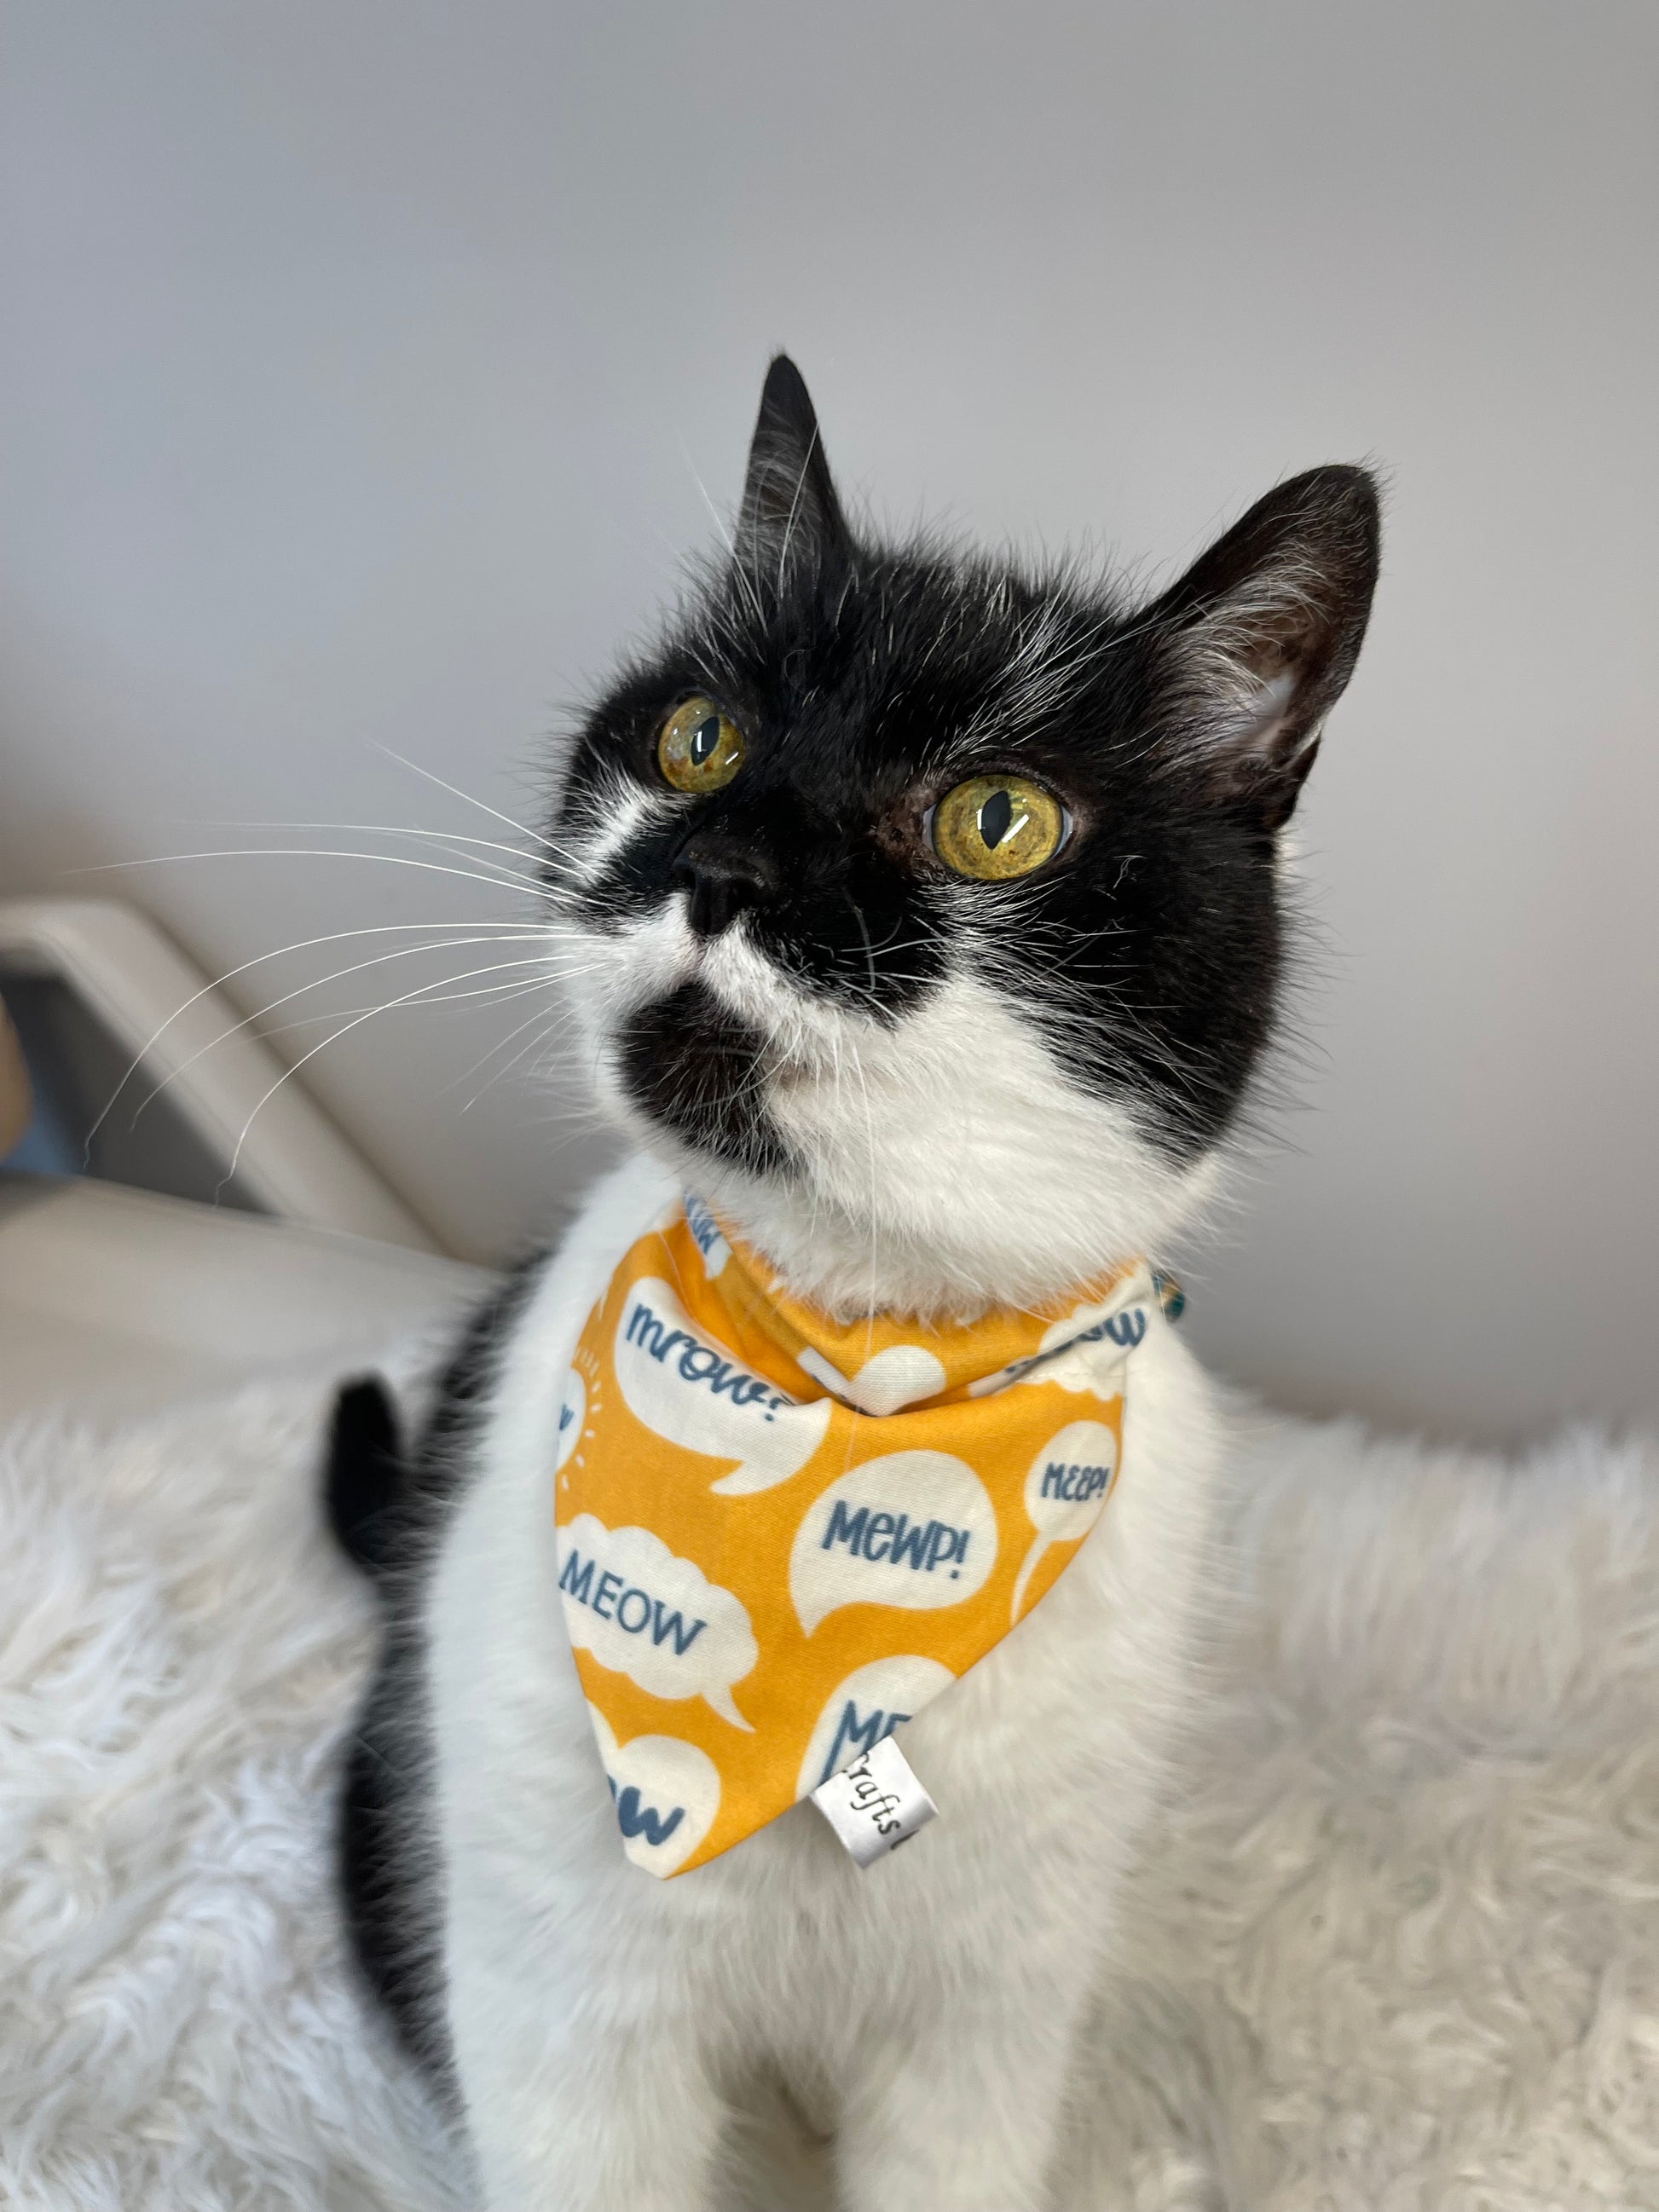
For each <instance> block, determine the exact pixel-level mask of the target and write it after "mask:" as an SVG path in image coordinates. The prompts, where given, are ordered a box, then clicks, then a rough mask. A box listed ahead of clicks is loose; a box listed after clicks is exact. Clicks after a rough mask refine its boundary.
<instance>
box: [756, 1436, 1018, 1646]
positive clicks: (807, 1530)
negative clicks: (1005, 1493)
mask: <svg viewBox="0 0 1659 2212" xmlns="http://www.w3.org/2000/svg"><path fill="white" fill-rule="evenodd" d="M996 1556H997V1516H996V1509H995V1508H994V1506H993V1504H992V1503H991V1499H990V1495H989V1493H988V1492H987V1490H986V1487H985V1485H984V1484H983V1483H982V1482H981V1480H980V1479H979V1477H978V1476H977V1475H976V1474H975V1473H974V1470H973V1468H971V1467H969V1465H968V1463H967V1462H966V1461H965V1460H960V1459H956V1458H953V1457H952V1455H951V1454H950V1453H949V1452H938V1451H903V1452H888V1453H887V1454H886V1455H884V1457H883V1458H881V1459H872V1460H867V1461H866V1462H865V1464H864V1465H863V1466H862V1467H855V1468H853V1469H852V1470H851V1471H850V1473H848V1474H844V1475H842V1478H841V1480H839V1481H838V1482H832V1483H831V1484H830V1486H829V1488H828V1489H827V1490H825V1491H823V1492H820V1494H819V1495H818V1496H817V1498H814V1499H813V1501H812V1503H811V1505H810V1506H809V1507H808V1508H807V1510H806V1511H805V1514H804V1515H803V1516H802V1517H801V1523H800V1526H799V1528H797V1529H796V1531H795V1541H794V1543H793V1545H792V1546H791V1547H790V1553H789V1595H791V1597H792V1598H793V1600H794V1601H795V1611H796V1613H797V1614H798V1615H799V1620H800V1625H801V1626H802V1628H803V1629H804V1630H805V1632H806V1633H807V1635H808V1636H810V1635H811V1633H812V1631H813V1630H814V1629H815V1628H816V1627H817V1625H818V1623H819V1622H820V1621H821V1620H823V1617H824V1615H825V1614H826V1613H834V1612H835V1611H836V1607H839V1606H843V1605H895V1606H902V1607H905V1608H906V1609H907V1610H908V1611H909V1612H913V1613H921V1612H931V1611H932V1610H933V1609H934V1608H935V1607H939V1606H946V1605H960V1604H961V1603H962V1602H963V1600H964V1599H966V1598H970V1597H972V1596H973V1595H974V1594H975V1591H976V1590H978V1589H981V1587H982V1586H983V1583H984V1581H985V1577H987V1575H988V1574H989V1573H990V1571H991V1570H992V1568H993V1567H994V1565H996Z"/></svg>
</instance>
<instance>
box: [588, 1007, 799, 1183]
mask: <svg viewBox="0 0 1659 2212" xmlns="http://www.w3.org/2000/svg"><path fill="white" fill-rule="evenodd" d="M765 1064H766V1062H765V1046H764V1040H763V1038H761V1037H759V1036H757V1035H756V1033H755V1032H754V1030H750V1029H749V1028H747V1027H745V1025H744V1024H743V1023H741V1022H739V1021H738V1020H736V1019H735V1018H733V1017H732V1015H731V1014H730V1013H728V1012H726V1009H725V1008H724V1007H723V1006H720V1003H719V1001H718V1000H715V999H714V998H713V997H711V996H710V994H709V993H708V991H707V990H705V989H704V988H703V987H702V985H701V984H700V983H686V984H683V985H682V986H681V987H680V988H679V989H678V991H673V992H671V993H670V994H669V995H668V996H667V997H666V998H662V999H653V1000H652V1001H651V1002H650V1003H649V1004H648V1005H647V1006H642V1007H641V1008H640V1009H639V1010H638V1011H637V1012H635V1013H634V1014H632V1015H630V1016H629V1018H628V1020H627V1021H626V1022H625V1023H624V1024H623V1029H622V1032H621V1035H620V1036H619V1037H618V1038H617V1073H618V1076H619V1078H620V1079H621V1081H622V1084H623V1088H624V1090H625V1091H627V1092H628V1095H629V1097H630V1098H631V1099H632V1100H633V1102H634V1103H635V1105H636V1106H637V1107H638V1108H639V1109H640V1110H641V1113H644V1114H647V1115H650V1117H651V1119H652V1120H653V1121H655V1122H656V1123H657V1125H658V1126H659V1127H660V1128H663V1129H666V1130H667V1131H669V1132H670V1133H671V1134H672V1135H674V1136H676V1137H678V1138H679V1139H680V1140H681V1141H682V1142H683V1143H684V1144H687V1145H690V1146H694V1147H696V1149H697V1150H698V1151H700V1152H711V1153H713V1154H714V1156H715V1157H716V1158H720V1159H724V1160H729V1161H731V1162H732V1164H733V1165H735V1166H738V1167H745V1168H748V1169H749V1170H751V1172H753V1173H755V1174H757V1175H766V1174H773V1175H775V1174H778V1173H780V1172H781V1171H782V1170H783V1168H784V1166H785V1164H786V1163H785V1156H784V1152H783V1148H782V1146H781V1144H780V1142H779V1140H778V1136H777V1133H776V1131H775V1129H774V1127H773V1126H772V1123H771V1121H770V1120H769V1117H768V1115H767V1113H766V1108H765V1102H764V1097H763V1080H764V1075H765Z"/></svg>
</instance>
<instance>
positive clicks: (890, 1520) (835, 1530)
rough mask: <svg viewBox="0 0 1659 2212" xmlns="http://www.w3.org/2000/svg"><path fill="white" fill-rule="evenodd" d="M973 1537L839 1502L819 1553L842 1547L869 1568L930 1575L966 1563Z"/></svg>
mask: <svg viewBox="0 0 1659 2212" xmlns="http://www.w3.org/2000/svg"><path fill="white" fill-rule="evenodd" d="M972 1534H973V1531H972V1529H970V1528H953V1527H952V1526H951V1523H950V1522H948V1521H939V1520H933V1521H913V1520H912V1519H911V1518H910V1516H909V1515H908V1513H872V1511H871V1510H870V1508H869V1507H868V1506H867V1505H860V1507H859V1509H858V1510H857V1512H856V1513H854V1512H853V1511H851V1510H849V1509H848V1504H847V1502H846V1500H845V1499H844V1498H837V1499H836V1502H835V1504H833V1505H832V1506H831V1507H830V1509H829V1524H828V1526H827V1527H826V1528H825V1529H824V1532H823V1541H822V1543H821V1544H820V1546H819V1549H820V1550H821V1551H825V1552H827V1551H828V1550H829V1547H830V1546H831V1545H832V1544H845V1545H846V1547H847V1548H848V1551H849V1552H850V1553H852V1555H853V1557H854V1559H868V1560H869V1561H870V1563H871V1565H872V1566H880V1565H882V1564H883V1563H884V1562H885V1564H886V1565H889V1566H895V1567H908V1568H909V1569H910V1571H911V1572H912V1573H913V1574H921V1573H926V1574H930V1575H931V1574H932V1573H933V1570H934V1569H935V1568H936V1567H938V1566H939V1565H948V1564H949V1563H950V1562H951V1561H952V1560H956V1561H958V1562H959V1561H962V1560H964V1559H966V1558H967V1557H968V1542H969V1537H970V1536H971V1535H972Z"/></svg>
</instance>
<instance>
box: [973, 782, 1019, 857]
mask: <svg viewBox="0 0 1659 2212" xmlns="http://www.w3.org/2000/svg"><path fill="white" fill-rule="evenodd" d="M1013 818H1014V802H1013V800H1012V798H1011V797H1010V796H1009V794H1008V793H1007V792H1006V791H994V792H993V793H991V796H990V797H989V798H988V799H987V800H986V802H985V804H984V805H983V806H981V808H980V810H979V834H980V836H981V837H982V838H983V839H984V840H985V848H986V850H987V852H989V853H994V852H995V850H996V848H997V847H998V846H999V845H1000V843H1001V842H1002V841H1003V839H1004V838H1005V837H1006V836H1007V835H1008V825H1009V823H1011V822H1012V820H1013Z"/></svg>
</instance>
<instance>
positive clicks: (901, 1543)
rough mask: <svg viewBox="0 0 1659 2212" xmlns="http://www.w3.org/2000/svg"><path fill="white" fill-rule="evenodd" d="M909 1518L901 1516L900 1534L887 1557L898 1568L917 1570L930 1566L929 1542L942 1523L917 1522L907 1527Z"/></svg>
mask: <svg viewBox="0 0 1659 2212" xmlns="http://www.w3.org/2000/svg"><path fill="white" fill-rule="evenodd" d="M907 1517H908V1516H906V1515H904V1514H902V1513H901V1514H900V1515H899V1525H898V1533H897V1534H896V1536H895V1537H894V1538H893V1543H892V1548H891V1550H890V1552H889V1553H888V1554H887V1556H888V1558H889V1559H891V1561H892V1562H893V1565H895V1566H896V1567H899V1566H904V1567H909V1568H911V1569H912V1570H915V1569H916V1568H920V1567H924V1566H926V1565H927V1564H928V1562H927V1541H928V1539H929V1537H930V1536H931V1535H932V1534H933V1531H934V1529H935V1528H939V1526H940V1523H939V1522H937V1521H917V1522H910V1523H908V1525H907Z"/></svg>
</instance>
